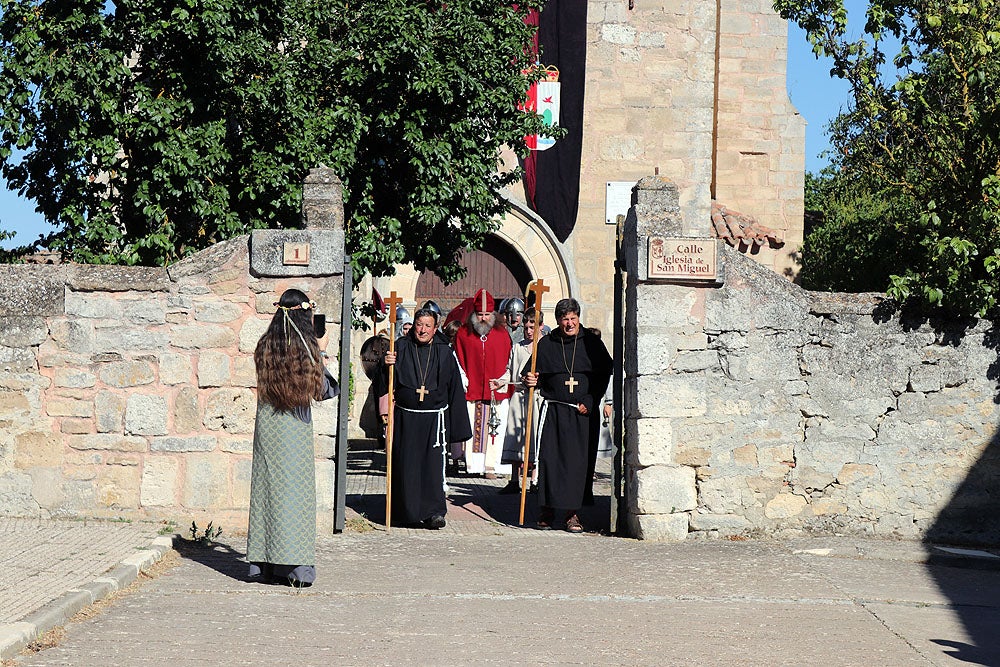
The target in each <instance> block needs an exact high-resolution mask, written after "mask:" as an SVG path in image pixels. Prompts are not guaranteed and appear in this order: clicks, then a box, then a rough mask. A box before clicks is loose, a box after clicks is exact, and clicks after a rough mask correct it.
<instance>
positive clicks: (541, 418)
mask: <svg viewBox="0 0 1000 667" xmlns="http://www.w3.org/2000/svg"><path fill="white" fill-rule="evenodd" d="M549 403H557V404H559V405H568V406H569V407H571V408H573V409H574V410H577V411H579V410H580V405H579V404H578V403H567V402H566V401H554V400H551V399H548V398H545V397H544V396H543V397H542V407H541V409H540V410H539V411H538V437H539V439H541V437H542V429H543V428H545V416H546V415H547V414H548V413H549Z"/></svg>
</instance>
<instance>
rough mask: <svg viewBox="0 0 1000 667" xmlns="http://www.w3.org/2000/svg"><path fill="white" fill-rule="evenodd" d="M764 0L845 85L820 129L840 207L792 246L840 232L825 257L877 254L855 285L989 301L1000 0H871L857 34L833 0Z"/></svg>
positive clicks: (994, 251) (994, 265)
mask: <svg viewBox="0 0 1000 667" xmlns="http://www.w3.org/2000/svg"><path fill="white" fill-rule="evenodd" d="M775 8H776V9H777V10H778V11H779V12H780V13H781V15H782V16H783V17H785V18H788V19H791V20H793V21H795V22H796V23H798V24H799V25H800V26H801V27H802V28H803V29H804V30H805V31H806V34H807V38H808V39H809V41H810V42H811V43H812V44H813V50H814V51H815V53H816V54H817V55H824V56H828V57H830V58H831V59H832V62H833V68H832V70H831V73H832V74H833V75H835V76H839V77H842V78H844V79H846V80H847V81H848V82H849V83H850V85H851V89H852V104H851V106H850V108H849V109H848V110H847V111H846V113H844V114H841V116H840V117H838V118H837V119H836V120H835V121H834V123H833V124H832V126H831V130H830V132H831V140H832V141H831V143H832V146H833V149H834V150H833V166H834V168H835V170H836V171H835V176H834V177H833V181H834V182H835V183H836V184H837V195H838V196H837V197H835V198H834V204H833V206H834V208H837V207H840V208H839V209H838V210H836V211H835V213H834V214H833V215H829V216H827V224H825V225H824V226H823V229H821V230H818V231H817V232H815V233H814V234H813V236H816V235H817V234H819V235H820V236H816V238H811V239H810V241H807V252H806V253H804V254H808V252H812V253H813V254H814V258H815V257H818V256H819V254H821V253H825V254H830V253H835V252H837V251H838V250H837V249H838V246H842V247H843V250H842V252H843V253H844V255H845V257H844V258H841V259H838V260H835V261H834V260H832V259H831V260H830V261H828V262H827V264H826V266H831V265H833V264H835V263H836V262H837V261H840V262H842V263H843V264H844V265H845V266H847V264H848V263H850V264H851V265H852V266H855V267H860V266H868V265H871V264H872V263H873V262H881V263H882V264H884V265H885V266H886V267H887V268H889V269H890V271H891V272H890V273H889V274H888V275H887V276H886V277H885V278H884V280H885V282H884V284H881V285H870V286H869V287H876V286H877V287H878V288H879V289H885V290H886V291H888V293H889V294H890V296H893V297H895V298H897V299H899V300H901V301H905V300H916V301H920V302H923V303H925V304H929V305H932V306H943V307H946V308H948V309H951V310H955V311H959V312H968V313H978V314H984V313H986V312H987V311H990V310H991V309H993V308H994V307H995V306H996V305H997V298H998V278H1000V275H998V273H1000V142H998V127H1000V124H998V123H1000V107H998V100H997V91H998V90H1000V57H998V56H1000V54H998V49H1000V0H968V1H967V0H875V1H873V2H870V3H869V6H868V10H867V13H866V16H865V25H864V31H863V34H862V35H861V37H859V38H858V39H851V38H849V37H848V30H847V12H846V11H845V9H844V6H843V2H842V0H776V2H775ZM889 44H891V45H893V47H892V49H889V48H888V46H887V45H889ZM895 45H898V48H896V46H895ZM887 50H891V51H893V52H894V53H893V56H892V58H891V60H890V59H889V56H888V54H887ZM844 207H846V208H844ZM852 208H854V209H856V210H854V211H851V210H850V209H852ZM848 214H850V215H848ZM827 227H829V228H827ZM848 241H851V242H850V243H848ZM810 246H811V248H810ZM814 268H819V265H818V264H817V265H815V266H814Z"/></svg>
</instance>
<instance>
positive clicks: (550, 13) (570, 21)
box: [524, 0, 587, 241]
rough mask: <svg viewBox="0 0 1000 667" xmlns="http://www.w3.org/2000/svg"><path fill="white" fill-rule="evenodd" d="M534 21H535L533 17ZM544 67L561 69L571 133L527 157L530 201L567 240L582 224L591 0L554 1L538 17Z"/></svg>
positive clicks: (565, 120) (563, 116)
mask: <svg viewBox="0 0 1000 667" xmlns="http://www.w3.org/2000/svg"><path fill="white" fill-rule="evenodd" d="M529 21H530V19H529ZM538 47H539V51H540V53H541V58H540V59H541V64H542V65H546V66H548V65H555V66H556V67H558V68H559V81H560V83H561V84H562V85H561V86H560V102H559V104H560V108H559V125H561V126H562V127H564V128H566V130H567V135H566V136H565V137H563V138H562V139H559V140H557V141H556V143H555V145H554V146H552V147H551V148H549V149H548V150H545V151H531V154H530V155H529V156H528V158H527V159H526V160H525V163H524V169H525V176H524V183H525V189H526V190H527V196H528V204H529V205H530V206H531V208H533V209H534V210H535V212H536V213H538V215H540V216H541V217H542V219H544V220H545V222H546V223H548V225H549V227H551V228H552V231H553V232H555V235H556V238H558V239H559V240H560V241H565V240H566V239H567V238H569V235H570V232H572V231H573V227H574V226H575V225H576V214H577V210H578V208H579V203H580V156H581V153H582V150H583V94H584V83H585V81H586V66H587V2H586V0H548V2H547V3H546V4H545V8H544V9H543V10H542V11H541V13H540V14H539V16H538Z"/></svg>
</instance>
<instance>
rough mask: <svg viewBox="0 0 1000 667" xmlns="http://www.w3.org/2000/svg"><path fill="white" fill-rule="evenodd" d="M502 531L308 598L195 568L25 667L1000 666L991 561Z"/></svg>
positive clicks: (332, 557)
mask: <svg viewBox="0 0 1000 667" xmlns="http://www.w3.org/2000/svg"><path fill="white" fill-rule="evenodd" d="M497 532H498V533H499V534H496V535H490V536H480V535H454V534H448V533H443V532H437V533H433V532H417V531H397V530H395V529H394V530H393V531H392V532H391V533H389V534H386V533H385V532H384V531H382V530H375V531H371V532H367V533H345V534H343V535H340V536H335V537H330V538H323V539H321V540H320V542H319V545H318V571H319V580H318V581H317V583H316V585H315V586H313V587H312V588H309V589H305V590H303V591H300V592H296V591H293V590H291V589H289V588H287V587H281V586H271V585H263V584H257V583H247V582H245V581H243V572H244V567H245V565H244V563H242V562H241V561H240V557H241V555H242V550H243V548H244V544H243V543H242V542H239V541H230V542H227V543H226V544H224V545H219V546H217V547H215V548H214V549H187V550H185V551H184V552H183V553H182V558H181V563H180V565H179V566H178V567H176V568H174V569H172V570H170V571H169V572H167V573H166V574H163V575H162V576H160V577H158V578H156V579H154V580H152V581H149V582H147V583H145V584H144V585H143V586H142V587H141V588H140V590H139V591H138V592H137V593H135V594H133V595H130V596H128V597H126V598H124V599H122V600H119V601H118V602H116V603H115V604H114V605H112V606H111V607H110V608H109V609H108V610H107V611H106V612H105V613H103V614H101V615H99V616H98V617H96V618H93V619H90V620H87V621H84V622H80V623H73V624H71V625H70V626H68V628H67V634H66V638H65V640H64V641H63V642H62V643H61V644H60V645H59V646H57V647H55V648H51V649H48V650H45V651H43V652H41V653H38V654H35V655H33V656H28V657H24V658H21V659H19V660H18V662H17V663H16V664H18V665H25V666H27V665H74V666H79V665H106V666H108V667H115V666H119V665H121V666H126V665H128V666H132V665H153V664H155V665H167V664H170V665H202V664H206V665H207V664H231V665H324V666H328V665H436V664H486V663H495V664H511V665H522V664H523V665H529V664H530V665H537V664H545V665H552V664H564V665H583V664H586V665H808V664H831V665H959V664H962V662H966V663H972V664H983V665H998V664H1000V633H998V632H997V628H1000V601H998V595H997V594H998V593H1000V568H997V566H996V559H995V558H988V557H987V556H986V555H985V554H984V555H983V557H975V556H971V557H970V556H964V555H963V556H958V555H955V556H952V555H949V554H946V553H944V552H938V553H939V555H938V556H936V557H935V558H941V559H943V560H942V561H941V563H940V564H933V563H928V562H926V561H927V555H926V553H925V551H924V549H923V547H921V546H920V545H917V544H914V543H892V542H890V543H885V542H875V541H872V542H865V541H860V542H859V541H857V540H848V539H819V538H817V539H813V540H794V541H781V542H762V541H748V542H691V543H682V544H651V543H643V542H638V541H634V540H627V539H619V538H610V537H602V536H598V535H595V534H591V535H585V536H573V535H569V534H567V533H562V532H547V533H546V532H538V531H533V530H528V529H517V528H510V527H499V528H497Z"/></svg>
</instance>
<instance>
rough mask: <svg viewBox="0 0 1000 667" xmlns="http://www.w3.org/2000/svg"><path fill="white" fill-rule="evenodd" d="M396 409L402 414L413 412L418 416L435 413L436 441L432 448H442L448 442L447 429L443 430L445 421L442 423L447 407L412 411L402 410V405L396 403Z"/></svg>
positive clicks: (409, 409)
mask: <svg viewBox="0 0 1000 667" xmlns="http://www.w3.org/2000/svg"><path fill="white" fill-rule="evenodd" d="M396 409H398V410H402V411H404V412H415V413H418V414H433V413H437V416H438V423H437V440H435V441H434V446H435V447H444V446H445V444H446V443H447V442H448V432H447V429H446V428H445V421H444V411H445V410H447V409H448V406H447V405H446V406H444V407H443V408H437V409H436V410H413V409H411V408H404V407H403V406H402V405H399V404H398V403H397V404H396Z"/></svg>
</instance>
